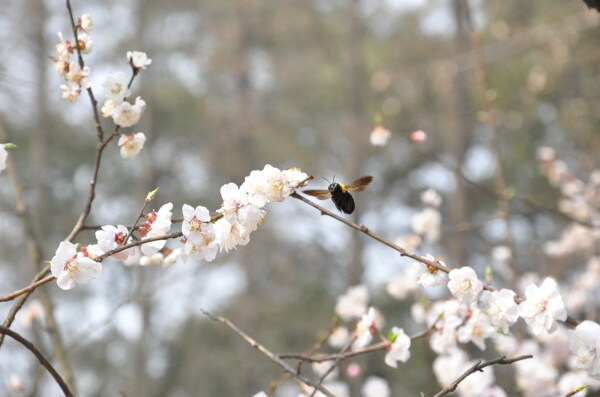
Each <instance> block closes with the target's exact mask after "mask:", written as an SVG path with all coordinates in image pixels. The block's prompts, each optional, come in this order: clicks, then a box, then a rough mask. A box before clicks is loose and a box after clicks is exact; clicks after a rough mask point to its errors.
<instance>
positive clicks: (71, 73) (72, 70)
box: [52, 14, 93, 102]
mask: <svg viewBox="0 0 600 397" xmlns="http://www.w3.org/2000/svg"><path fill="white" fill-rule="evenodd" d="M91 30H92V18H91V16H90V14H84V15H82V17H81V18H79V20H78V21H77V25H76V31H77V43H72V42H71V41H69V40H65V38H64V37H63V35H62V33H60V32H59V33H58V37H59V39H60V42H59V43H58V44H57V45H56V46H55V48H56V53H57V56H56V57H53V58H52V59H53V60H54V70H55V71H56V73H57V74H58V75H59V76H60V77H61V78H63V79H64V80H65V84H61V86H60V88H61V89H62V90H63V93H62V97H63V98H64V99H66V100H67V101H69V102H76V101H77V99H78V98H79V94H81V91H82V89H86V88H89V86H90V81H89V74H90V68H89V67H88V66H83V67H81V64H80V63H79V62H77V60H74V59H73V55H74V54H75V53H76V51H77V50H79V51H80V52H81V53H82V54H88V53H90V52H91V51H92V44H93V41H92V39H91V38H90V36H89V32H90V31H91Z"/></svg>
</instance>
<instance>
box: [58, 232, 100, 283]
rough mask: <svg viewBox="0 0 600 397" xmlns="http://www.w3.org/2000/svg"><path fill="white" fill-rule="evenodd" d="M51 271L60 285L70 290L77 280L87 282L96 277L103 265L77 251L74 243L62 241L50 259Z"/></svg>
mask: <svg viewBox="0 0 600 397" xmlns="http://www.w3.org/2000/svg"><path fill="white" fill-rule="evenodd" d="M50 271H51V272H52V275H53V276H54V277H56V282H57V284H58V286H59V287H60V288H62V289H64V290H69V289H71V288H73V287H74V286H75V283H76V282H77V283H81V284H85V283H87V282H89V281H90V280H92V279H94V278H96V277H97V276H98V275H99V274H100V272H101V271H102V265H101V264H100V263H99V262H96V261H95V260H93V259H91V258H88V257H86V256H85V255H84V254H83V253H82V252H77V247H76V246H75V245H74V244H73V243H71V242H69V241H62V242H61V243H60V244H59V246H58V249H57V250H56V253H55V254H54V257H53V258H52V260H51V261H50Z"/></svg>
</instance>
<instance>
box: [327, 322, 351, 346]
mask: <svg viewBox="0 0 600 397" xmlns="http://www.w3.org/2000/svg"><path fill="white" fill-rule="evenodd" d="M349 341H350V332H349V331H348V328H346V327H344V326H341V327H336V328H335V329H334V330H333V331H332V332H331V335H329V339H328V340H327V344H329V346H331V347H333V348H336V349H341V348H342V347H344V346H346V344H348V342H349Z"/></svg>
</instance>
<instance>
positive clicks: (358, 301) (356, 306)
mask: <svg viewBox="0 0 600 397" xmlns="http://www.w3.org/2000/svg"><path fill="white" fill-rule="evenodd" d="M368 304H369V290H368V289H367V287H366V286H364V285H357V286H354V287H350V288H348V290H347V291H346V293H345V294H344V295H341V296H339V297H338V299H337V303H336V305H335V312H336V314H337V315H338V316H340V317H341V318H342V320H344V321H348V320H351V319H353V318H360V317H361V316H362V315H363V314H365V313H366V312H367V306H368Z"/></svg>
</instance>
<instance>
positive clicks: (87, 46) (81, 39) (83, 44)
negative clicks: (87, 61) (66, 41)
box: [77, 32, 94, 54]
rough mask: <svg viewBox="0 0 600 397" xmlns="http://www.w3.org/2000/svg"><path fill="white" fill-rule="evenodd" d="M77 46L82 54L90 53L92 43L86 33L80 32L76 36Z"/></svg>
mask: <svg viewBox="0 0 600 397" xmlns="http://www.w3.org/2000/svg"><path fill="white" fill-rule="evenodd" d="M77 44H78V46H79V50H80V51H81V53H82V54H89V53H90V52H92V44H94V41H93V40H92V38H91V37H90V36H89V35H88V34H87V33H85V32H81V33H79V34H78V35H77Z"/></svg>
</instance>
